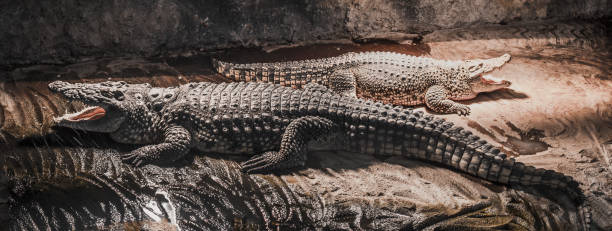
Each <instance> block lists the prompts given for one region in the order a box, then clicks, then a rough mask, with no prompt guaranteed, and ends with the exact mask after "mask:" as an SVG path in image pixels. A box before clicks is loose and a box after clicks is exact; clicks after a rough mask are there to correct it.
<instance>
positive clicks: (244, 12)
mask: <svg viewBox="0 0 612 231" xmlns="http://www.w3.org/2000/svg"><path fill="white" fill-rule="evenodd" d="M610 16H612V1H610V0H587V1H585V0H562V1H561V0H555V1H551V0H529V1H507V0H500V1H490V0H460V1H442V0H408V1H406V0H332V1H280V0H261V1H241V0H229V1H212V0H205V1H200V0H197V1H196V0H187V1H179V0H152V1H151V0H135V1H123V0H112V1H94V2H87V3H84V2H81V1H76V0H61V1H55V0H41V1H2V2H1V3H0V21H2V24H0V41H2V43H0V65H1V67H4V68H5V69H6V68H11V67H12V66H13V65H20V64H21V65H23V64H40V63H44V64H65V63H73V62H77V61H79V62H80V61H84V60H88V59H91V58H100V57H109V56H113V57H115V56H147V57H149V56H158V55H167V54H168V53H183V52H192V51H198V50H210V49H219V48H228V47H254V46H269V45H278V44H294V43H300V42H307V43H312V42H315V41H318V40H338V39H348V40H363V39H366V40H367V39H368V38H385V37H387V36H388V35H392V36H391V37H393V38H397V37H398V35H399V37H404V36H401V35H402V34H406V35H407V36H405V37H408V38H409V37H411V36H412V35H414V34H421V35H424V34H427V33H429V32H432V31H435V30H439V29H448V28H459V27H466V26H472V25H482V24H492V23H493V24H497V23H501V24H505V23H512V22H520V21H534V20H535V21H537V20H543V19H575V18H601V17H610ZM412 37H413V36H412ZM393 38H392V39H393Z"/></svg>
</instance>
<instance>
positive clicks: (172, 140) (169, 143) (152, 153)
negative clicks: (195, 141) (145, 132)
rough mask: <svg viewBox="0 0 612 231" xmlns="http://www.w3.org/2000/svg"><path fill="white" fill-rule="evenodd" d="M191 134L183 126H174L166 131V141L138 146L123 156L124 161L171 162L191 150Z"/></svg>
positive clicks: (138, 164) (134, 162)
mask: <svg viewBox="0 0 612 231" xmlns="http://www.w3.org/2000/svg"><path fill="white" fill-rule="evenodd" d="M190 144H191V134H190V133H189V131H187V129H185V128H183V127H181V126H172V127H169V128H168V129H166V131H165V132H164V142H163V143H160V144H154V145H147V146H144V147H141V148H138V149H136V150H134V151H132V152H130V153H128V154H125V155H123V156H122V159H123V161H126V162H128V163H131V164H133V165H136V166H143V165H146V164H162V163H171V162H173V161H175V160H178V159H179V158H181V157H183V156H185V154H187V153H188V152H189V149H190Z"/></svg>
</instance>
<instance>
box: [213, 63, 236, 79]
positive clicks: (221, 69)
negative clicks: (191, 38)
mask: <svg viewBox="0 0 612 231" xmlns="http://www.w3.org/2000/svg"><path fill="white" fill-rule="evenodd" d="M211 62H212V66H213V68H214V69H215V70H216V71H217V73H219V74H221V75H223V76H225V77H227V78H229V77H230V71H231V70H232V69H233V66H234V65H233V64H232V63H228V62H223V61H221V60H219V59H217V58H212V59H211Z"/></svg>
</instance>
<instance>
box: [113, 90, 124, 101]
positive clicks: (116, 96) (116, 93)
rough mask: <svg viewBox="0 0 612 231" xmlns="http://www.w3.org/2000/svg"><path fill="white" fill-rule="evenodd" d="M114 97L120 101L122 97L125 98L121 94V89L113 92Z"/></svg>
mask: <svg viewBox="0 0 612 231" xmlns="http://www.w3.org/2000/svg"><path fill="white" fill-rule="evenodd" d="M113 94H114V97H115V99H117V100H119V101H122V100H123V99H125V96H124V95H123V92H121V91H115V92H113Z"/></svg>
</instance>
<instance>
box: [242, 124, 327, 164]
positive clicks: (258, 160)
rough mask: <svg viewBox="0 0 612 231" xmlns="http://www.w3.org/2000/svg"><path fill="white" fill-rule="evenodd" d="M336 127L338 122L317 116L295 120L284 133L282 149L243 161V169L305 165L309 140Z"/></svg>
mask: <svg viewBox="0 0 612 231" xmlns="http://www.w3.org/2000/svg"><path fill="white" fill-rule="evenodd" d="M335 127H336V124H335V123H334V122H332V121H331V120H329V119H327V118H322V117H317V116H305V117H300V118H298V119H296V120H293V121H291V123H289V125H287V128H286V129H285V132H284V133H283V137H282V139H281V144H280V149H279V150H278V151H269V152H265V153H263V154H261V155H256V156H254V157H253V158H251V159H250V160H248V161H245V162H243V163H241V166H242V171H244V172H247V173H254V172H265V171H270V170H276V169H286V168H291V167H297V166H304V164H305V162H306V145H307V144H308V142H309V141H311V140H313V139H316V138H317V137H319V136H321V135H325V134H329V133H330V132H331V131H332V130H333V129H334V128H335Z"/></svg>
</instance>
